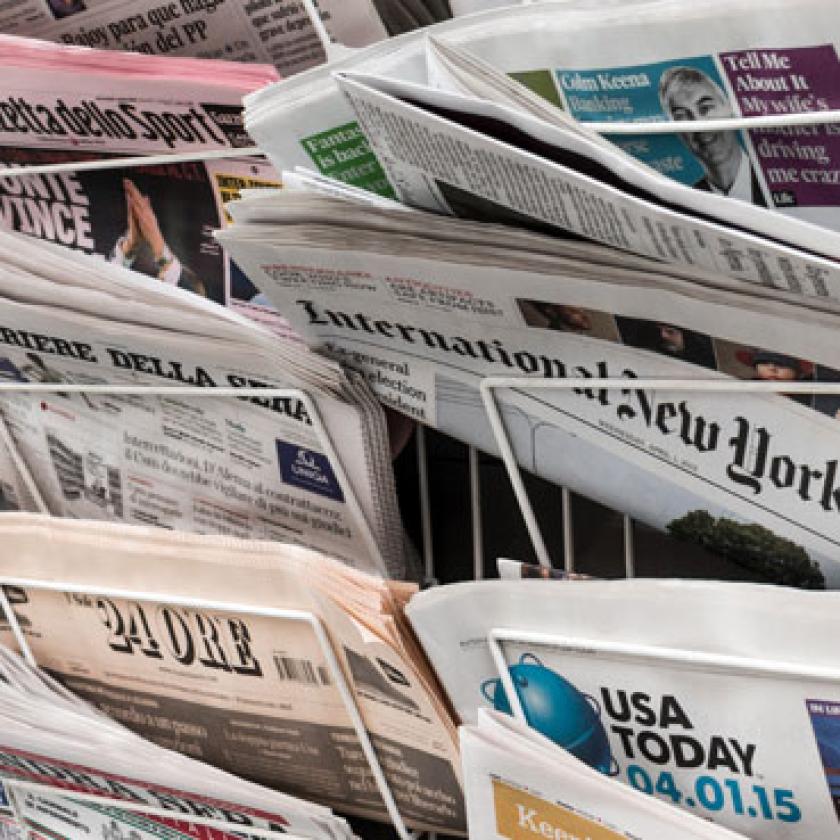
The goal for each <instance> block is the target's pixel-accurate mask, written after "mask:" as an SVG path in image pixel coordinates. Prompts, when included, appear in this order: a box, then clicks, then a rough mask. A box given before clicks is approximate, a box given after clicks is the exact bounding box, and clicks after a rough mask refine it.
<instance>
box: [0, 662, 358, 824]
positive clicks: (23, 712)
mask: <svg viewBox="0 0 840 840" xmlns="http://www.w3.org/2000/svg"><path fill="white" fill-rule="evenodd" d="M0 697H2V700H3V702H2V712H0V716H2V721H3V725H2V727H0V731H2V735H0V773H2V776H3V781H0V836H3V837H4V838H8V840H16V838H21V837H27V836H28V837H50V838H53V840H72V838H78V837H84V836H94V837H101V838H103V840H118V838H126V837H127V838H130V840H152V838H160V837H167V838H169V840H187V838H199V837H206V838H208V840H209V838H214V840H233V838H236V837H241V836H242V834H241V832H245V833H248V832H249V829H251V830H262V831H265V832H276V833H277V835H278V836H280V835H285V834H294V835H295V836H297V837H308V838H313V840H339V838H352V837H354V836H355V835H353V833H352V831H351V830H350V828H349V826H348V825H347V824H346V823H345V822H344V820H342V819H340V818H339V817H336V816H335V815H334V814H332V813H331V811H330V810H329V809H328V808H324V807H322V806H318V805H313V804H311V803H309V802H306V801H304V800H301V799H295V798H294V797H292V796H286V795H284V794H281V793H277V792H276V791H273V790H269V789H268V788H265V787H261V786H260V785H257V784H254V783H252V782H247V781H244V780H243V779H240V778H237V777H235V776H232V775H230V774H229V773H224V772H222V771H220V770H217V769H215V768H213V767H210V766H208V765H206V764H202V763H201V762H199V761H196V760H195V759H192V758H189V757H188V756H185V755H180V754H178V753H176V752H172V751H170V750H167V749H163V748H161V747H158V746H156V745H154V744H152V743H151V742H149V741H146V740H144V739H142V738H139V737H138V736H137V735H135V734H133V733H132V732H130V731H129V730H128V729H125V728H124V727H122V726H121V725H119V724H117V723H115V722H113V721H112V720H110V719H109V718H107V717H105V716H104V715H102V714H101V713H100V712H98V711H97V710H96V709H94V708H93V707H92V706H90V705H89V704H88V703H86V702H84V701H82V700H80V699H78V698H76V697H75V696H74V695H72V694H71V693H70V692H68V691H67V690H66V689H64V688H63V687H62V686H61V685H60V684H58V683H56V682H54V681H53V680H52V678H51V677H49V675H47V674H46V673H44V672H43V671H39V670H37V669H35V668H31V667H29V666H28V665H27V664H26V663H25V662H24V661H23V660H22V659H20V658H19V657H17V656H15V655H14V654H12V653H10V652H8V651H7V650H6V649H5V648H2V647H0ZM74 794H76V795H74Z"/></svg>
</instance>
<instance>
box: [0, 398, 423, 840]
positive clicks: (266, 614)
mask: <svg viewBox="0 0 840 840" xmlns="http://www.w3.org/2000/svg"><path fill="white" fill-rule="evenodd" d="M56 391H61V392H62V393H87V394H108V395H114V396H180V397H199V398H201V397H292V398H295V399H299V400H301V401H302V402H303V404H304V407H305V408H306V411H307V412H308V413H309V416H310V418H311V419H312V426H313V429H314V430H315V433H316V435H317V436H318V439H319V441H320V443H321V445H322V446H323V448H324V452H325V453H326V455H327V457H328V458H329V459H330V462H331V463H332V465H333V468H334V472H335V475H336V479H337V480H338V482H339V485H340V486H341V489H342V491H343V492H344V496H345V499H346V501H347V503H348V507H349V509H350V512H351V513H352V514H353V516H354V517H355V519H356V521H357V523H358V527H359V528H360V529H361V531H362V534H363V535H364V538H365V542H366V544H367V546H368V548H369V550H370V551H371V553H372V556H373V557H374V558H375V559H376V560H378V561H379V563H380V565H381V564H382V557H381V553H380V551H379V548H378V546H377V545H376V541H375V539H374V537H373V533H372V532H371V529H370V525H369V523H368V522H367V520H366V519H365V516H364V513H363V511H362V508H361V506H360V504H359V502H358V500H357V499H356V496H355V494H354V492H353V488H352V486H351V485H350V482H349V481H348V479H347V473H346V471H345V470H344V467H343V465H342V463H341V461H340V459H339V458H338V454H337V452H336V450H335V447H334V446H333V444H332V440H331V439H330V435H329V432H328V431H327V429H326V427H325V426H324V424H323V421H322V420H321V418H320V415H319V414H318V411H317V408H316V406H315V405H314V403H313V401H312V399H311V398H310V397H309V395H308V394H307V393H306V392H305V391H301V390H298V389H295V388H199V387H193V386H173V387H149V386H143V385H124V386H117V385H77V384H70V383H62V384H60V385H55V384H51V383H50V384H43V383H14V382H12V383H0V393H3V392H17V393H20V392H29V393H52V392H56ZM6 586H17V587H22V588H28V589H41V590H47V591H50V592H59V593H68V594H69V593H74V594H88V595H96V596H99V597H103V598H104V597H111V598H117V599H126V600H132V601H142V602H151V603H158V604H171V605H173V606H179V607H187V608H199V609H208V610H213V611H218V612H234V613H240V614H245V615H253V616H260V617H262V618H271V619H276V620H278V621H293V622H297V623H302V624H308V625H309V626H310V627H311V628H312V631H313V633H314V634H315V638H316V639H317V640H318V644H319V646H320V648H321V652H322V653H323V655H324V659H325V661H326V663H327V668H328V671H329V673H330V676H331V678H332V679H333V680H334V684H335V685H336V686H337V688H338V691H339V694H340V696H341V699H342V702H343V704H344V707H345V709H346V710H347V714H348V716H349V719H350V722H351V724H352V726H353V729H354V730H355V732H356V736H357V737H358V739H359V743H360V745H361V748H362V751H363V753H364V755H365V758H366V760H367V762H368V764H369V766H370V769H371V772H372V773H373V777H374V780H375V782H376V786H377V789H378V791H379V794H380V796H381V797H382V800H383V802H384V804H385V808H386V810H387V812H388V816H389V817H390V819H391V823H392V825H393V827H394V829H395V830H396V832H397V835H398V836H399V838H400V840H414V838H415V834H413V833H412V832H410V831H409V830H408V828H407V827H406V824H405V821H404V820H403V818H402V815H401V814H400V810H399V807H398V805H397V803H396V799H395V797H394V794H393V793H392V791H391V788H390V785H389V784H388V780H387V779H386V777H385V773H384V771H383V769H382V765H381V763H380V761H379V758H378V756H377V754H376V750H375V748H374V746H373V742H372V740H371V737H370V734H369V732H368V730H367V727H366V726H365V723H364V719H363V718H362V715H361V712H360V710H359V706H358V704H357V703H356V700H355V698H354V696H353V692H352V690H351V688H350V686H349V684H348V682H347V678H346V677H345V675H344V671H343V670H342V668H341V665H340V663H339V660H338V657H337V656H336V653H335V650H334V649H333V646H332V642H331V641H330V639H329V636H328V634H327V632H326V629H325V628H324V626H323V624H322V623H321V621H320V619H319V618H318V617H317V616H315V615H313V614H312V613H310V612H307V611H303V610H294V609H280V608H271V607H257V606H254V605H249V604H237V603H230V602H226V601H214V600H208V599H202V598H190V597H185V596H181V595H171V594H166V593H149V592H133V591H130V590H121V589H114V588H109V587H96V586H89V585H84V586H78V585H76V584H71V583H66V582H61V581H50V582H45V581H33V580H28V579H25V578H2V579H0V613H2V614H5V616H6V619H7V621H8V622H9V626H10V627H11V630H12V633H13V634H14V637H15V640H16V642H17V644H18V645H19V647H20V650H21V653H22V654H23V656H24V658H25V659H26V660H27V662H29V663H30V664H31V665H37V661H36V659H35V656H34V655H33V653H32V650H31V648H30V647H29V645H28V644H27V641H26V638H25V635H24V633H23V631H22V629H21V627H20V624H19V622H18V620H17V617H16V616H15V613H14V611H13V610H12V608H11V605H10V604H9V600H8V598H7V596H6V592H5V587H6ZM2 783H3V784H4V785H7V786H8V787H9V788H11V795H10V797H9V798H10V801H11V805H12V808H13V809H15V811H16V813H17V808H18V806H17V805H16V803H15V791H18V792H25V791H30V792H34V793H42V794H43V793H47V792H49V793H50V795H53V796H62V797H69V798H71V799H72V798H74V797H75V798H77V799H79V800H82V799H91V800H95V801H96V802H98V803H99V804H105V805H108V806H113V807H115V808H122V809H124V810H126V811H133V812H139V813H145V814H149V815H152V816H168V817H172V812H171V811H165V810H155V809H153V808H150V807H147V806H140V807H138V806H137V805H132V804H130V803H126V802H125V801H124V800H118V799H109V798H106V797H100V796H98V795H92V794H91V795H87V796H86V795H85V794H78V793H75V792H66V791H63V790H62V789H61V788H52V787H50V786H48V785H39V784H36V783H33V782H25V781H20V780H17V781H16V780H11V781H9V780H6V779H3V780H2ZM190 820H191V821H193V822H195V823H196V824H201V825H207V826H210V827H214V828H221V829H228V830H230V831H231V832H234V833H241V832H242V826H241V825H234V824H232V823H229V824H226V823H224V822H220V821H218V820H208V819H204V818H198V817H196V818H195V819H193V817H190ZM248 833H249V834H251V835H253V836H261V837H266V838H271V837H277V836H279V835H278V833H277V832H271V831H267V830H257V829H250V828H249V829H248ZM282 836H283V837H285V838H289V840H305V838H298V837H295V836H294V835H290V834H283V835H282Z"/></svg>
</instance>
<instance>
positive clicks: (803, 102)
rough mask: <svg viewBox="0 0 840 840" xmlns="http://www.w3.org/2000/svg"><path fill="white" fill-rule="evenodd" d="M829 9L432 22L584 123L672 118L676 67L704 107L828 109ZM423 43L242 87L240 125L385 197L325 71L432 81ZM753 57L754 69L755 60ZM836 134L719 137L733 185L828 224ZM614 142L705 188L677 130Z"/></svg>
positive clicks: (271, 147) (628, 1)
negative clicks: (664, 80)
mask: <svg viewBox="0 0 840 840" xmlns="http://www.w3.org/2000/svg"><path fill="white" fill-rule="evenodd" d="M473 5H474V4H473ZM488 5H489V4H488ZM457 7H458V4H457V3H456V7H455V8H456V11H457ZM835 11H836V10H835V9H834V4H833V3H832V2H830V0H805V2H802V3H798V4H797V7H796V14H795V15H794V14H792V13H791V8H790V3H789V2H788V0H770V2H769V4H764V5H762V7H761V8H760V9H757V8H756V5H755V3H754V2H752V0H733V1H732V2H729V0H704V2H702V3H693V4H686V3H685V2H683V0H650V1H649V2H648V1H647V0H637V2H633V0H624V1H623V2H605V0H602V2H597V3H592V2H585V0H580V2H573V1H572V2H569V1H568V0H565V1H564V0H558V2H541V3H538V4H528V5H525V6H522V7H518V8H513V7H512V6H509V7H507V8H501V9H496V10H491V11H487V12H485V13H483V14H477V15H469V16H466V17H461V18H458V19H456V20H453V21H449V22H446V23H443V24H439V25H438V26H437V27H435V28H434V30H432V32H433V34H434V36H435V37H436V38H439V39H440V40H441V41H443V42H445V43H446V44H448V45H450V46H452V47H456V48H461V49H464V50H467V51H469V52H471V53H474V54H475V55H476V56H477V57H478V58H479V59H482V60H484V61H486V62H487V63H489V64H490V65H492V66H493V67H495V68H496V69H497V70H500V71H502V72H504V73H508V74H511V75H513V76H514V77H515V78H517V79H518V80H519V81H521V82H523V83H524V84H526V85H528V86H530V87H531V88H532V89H534V90H535V91H537V92H538V93H539V94H540V95H542V96H544V97H546V99H548V100H550V101H551V102H553V103H554V104H556V105H557V106H559V107H563V105H564V104H565V105H566V106H567V107H568V111H569V113H571V114H573V115H574V116H575V117H576V118H577V119H580V120H597V121H605V122H606V121H609V120H619V121H631V120H634V119H642V120H653V119H659V120H662V119H663V118H671V117H672V116H673V115H672V114H670V112H668V113H666V112H665V110H664V109H663V107H662V105H661V103H660V102H659V97H658V84H659V80H660V78H661V77H662V75H663V73H664V72H665V71H666V70H667V69H668V68H669V67H673V66H689V67H694V68H696V69H697V70H698V71H702V72H704V73H706V74H707V75H708V77H709V78H710V79H712V80H713V81H714V83H715V84H716V85H717V87H718V89H719V90H720V91H721V92H722V94H721V96H720V100H721V102H720V106H719V108H718V109H717V110H716V111H715V113H714V114H713V115H712V116H739V115H741V114H743V115H744V116H753V115H757V114H765V113H770V114H779V113H781V114H784V113H791V112H807V111H819V110H824V109H825V108H826V107H837V99H836V90H833V88H832V84H833V83H832V82H830V81H829V79H830V78H832V77H831V75H830V72H831V71H830V70H829V69H826V68H833V67H835V66H836V65H837V62H838V58H837V53H836V46H835V45H836V44H838V42H840V32H838V24H837V17H836V14H835ZM424 39H425V35H424V33H416V34H414V35H409V36H406V37H405V38H403V39H401V40H400V42H399V43H396V44H390V43H383V44H377V45H373V46H372V47H369V48H367V49H366V50H364V51H362V52H360V53H359V54H357V55H355V56H350V57H347V58H344V59H342V60H340V61H337V62H335V63H333V65H332V66H331V67H321V68H316V69H314V70H311V71H309V72H307V73H306V74H304V75H302V76H299V77H297V78H295V79H291V80H288V81H284V82H280V83H278V84H275V85H271V86H268V87H266V88H264V89H262V90H260V91H258V92H256V93H254V94H251V95H249V96H248V97H247V99H246V123H247V125H248V130H249V132H250V133H251V135H252V136H253V137H254V138H255V139H256V140H257V142H258V143H259V144H260V145H261V147H262V148H264V149H265V150H266V152H267V154H268V155H269V157H270V158H271V159H272V160H273V161H274V162H275V164H276V165H277V166H278V168H284V169H291V168H293V167H295V166H315V167H317V168H318V169H319V170H320V171H322V172H323V173H324V174H327V175H330V176H332V177H336V178H339V179H342V180H348V181H350V182H351V183H354V184H356V185H358V186H366V187H368V188H370V189H375V190H378V191H380V192H382V193H383V194H388V195H393V192H392V186H391V185H390V184H389V181H388V178H387V176H386V175H385V173H384V171H383V170H382V168H381V165H380V163H379V161H378V160H377V158H376V156H375V155H373V154H372V153H371V150H370V147H369V146H367V145H366V144H365V142H364V140H363V137H362V136H361V135H360V134H359V133H358V129H357V125H356V122H355V116H354V114H353V111H352V110H351V109H350V108H349V107H348V105H347V103H346V102H344V101H342V97H341V96H340V94H339V93H338V90H337V88H336V85H335V83H334V81H333V80H332V79H331V78H330V74H331V72H332V71H333V70H344V71H353V72H360V73H375V74H377V75H383V76H388V77H389V78H392V79H399V80H403V81H412V82H417V83H421V84H425V83H429V82H431V81H432V79H431V78H430V77H429V73H428V68H427V67H426V62H425V59H424V50H425V45H424ZM765 54H766V55H765ZM593 57H597V60H594V59H593ZM754 61H757V62H758V63H759V65H760V66H759V67H757V68H756V67H753V66H752V63H751V62H754ZM763 62H767V64H766V65H763V66H761V65H762V63H763ZM599 74H602V75H603V82H602V81H601V80H600V77H599ZM794 76H795V77H796V83H798V84H800V88H799V89H797V88H796V87H795V83H794V79H793V78H792V77H794ZM800 77H801V81H800ZM750 87H752V88H753V90H750ZM785 87H787V88H788V89H787V90H785V89H784V88H785ZM834 87H835V88H836V86H834ZM716 95H717V94H716ZM724 99H725V100H726V105H725V106H724V104H723V101H722V100H724ZM677 116H679V117H680V118H685V117H686V116H688V114H686V113H685V112H683V113H681V114H678V115H677ZM809 132H810V133H809ZM833 137H834V133H833V129H832V128H831V127H830V126H829V127H826V126H818V127H815V126H803V127H799V128H797V129H783V130H778V129H776V130H773V129H764V130H762V131H761V132H757V131H753V132H750V136H742V137H741V144H740V145H739V146H737V148H736V144H733V143H732V141H731V138H730V139H729V140H728V141H726V142H727V144H728V147H729V152H730V154H729V157H730V158H732V159H733V160H734V159H735V158H736V157H738V149H741V150H743V152H744V156H742V157H741V158H740V160H741V163H743V166H739V167H738V171H739V173H740V178H739V181H738V183H739V186H742V185H743V186H745V190H744V192H743V194H744V195H745V196H746V195H747V194H749V198H748V199H747V200H748V201H751V200H752V188H751V184H752V183H755V184H756V185H757V190H758V192H759V193H760V196H761V197H762V200H761V203H762V204H764V205H766V206H770V207H775V209H777V210H779V211H780V212H784V214H785V215H786V216H788V217H793V218H799V219H806V220H809V221H812V222H817V223H819V224H822V225H826V226H827V227H831V228H834V229H837V223H836V222H837V216H836V210H835V209H833V208H834V205H835V204H836V197H833V196H834V193H835V192H836V190H832V187H831V184H832V182H833V178H834V175H833V174H832V173H835V172H836V170H837V162H836V153H835V151H834V145H833V143H834V141H833V139H832V138H833ZM613 139H615V140H617V141H618V142H619V143H620V144H622V145H623V148H624V149H625V151H627V152H628V153H634V154H636V155H637V156H639V157H641V158H642V159H643V160H644V161H645V162H647V163H649V164H651V165H653V166H655V167H657V168H658V169H659V170H660V171H662V172H663V173H665V174H668V175H672V176H673V177H675V178H677V179H678V180H679V181H681V182H682V183H684V184H687V185H694V184H698V186H700V187H701V188H702V186H703V184H702V183H700V182H701V181H702V178H703V177H704V171H705V170H704V169H703V166H702V163H701V161H700V159H699V158H697V157H696V154H695V153H694V152H692V151H691V150H690V145H689V144H690V143H691V142H692V141H691V140H690V137H689V136H686V138H685V142H683V141H682V140H680V139H679V138H678V137H677V136H675V135H674V134H670V135H661V136H659V135H657V136H652V135H648V136H641V137H640V136H639V135H636V136H635V137H634V136H632V135H631V136H626V137H617V136H613ZM724 139H725V138H724ZM762 141H766V143H762ZM336 152H338V154H336ZM747 161H749V164H750V166H749V167H747ZM749 168H751V169H752V171H753V174H754V178H751V177H749V175H750V173H749ZM730 189H731V187H730ZM721 191H724V190H721Z"/></svg>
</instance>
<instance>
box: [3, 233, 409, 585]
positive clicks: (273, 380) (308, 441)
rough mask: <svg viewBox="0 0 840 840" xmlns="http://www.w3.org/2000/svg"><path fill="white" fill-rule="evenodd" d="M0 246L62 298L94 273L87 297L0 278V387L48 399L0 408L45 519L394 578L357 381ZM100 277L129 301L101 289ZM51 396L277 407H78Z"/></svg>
mask: <svg viewBox="0 0 840 840" xmlns="http://www.w3.org/2000/svg"><path fill="white" fill-rule="evenodd" d="M3 244H4V245H8V246H9V247H11V248H12V249H13V251H14V253H9V254H7V255H5V256H4V259H8V261H9V262H10V263H11V264H12V265H13V264H14V263H15V261H20V262H21V263H23V262H25V260H26V259H27V258H28V257H31V258H32V259H33V260H34V261H35V262H36V263H37V264H38V267H39V268H40V269H41V270H45V269H47V268H49V267H51V270H52V271H53V272H54V273H55V274H56V275H57V276H59V277H60V278H62V279H63V280H64V281H65V282H66V278H68V277H74V276H75V277H79V278H81V277H83V270H84V269H85V268H87V269H94V270H95V271H94V273H93V281H94V282H95V283H96V288H94V289H84V288H81V287H70V288H65V287H62V285H61V283H60V282H47V281H45V280H44V279H42V278H41V277H39V276H38V275H31V274H25V273H22V272H20V273H19V272H12V270H11V267H10V269H9V271H7V272H6V274H4V275H3V276H2V277H0V284H2V286H3V293H4V295H8V297H6V298H5V300H4V312H5V317H6V320H5V323H4V324H3V325H2V329H0V336H2V346H3V350H2V354H0V369H2V377H3V379H4V380H5V381H7V382H11V383H33V382H34V383H41V384H43V385H48V386H51V389H52V390H51V391H50V393H47V394H39V395H32V394H30V393H25V392H20V393H9V394H6V395H5V396H4V398H3V415H4V418H5V421H6V423H7V424H8V427H9V432H10V435H11V438H12V440H13V442H14V445H15V448H16V451H17V453H19V455H20V456H21V458H22V460H23V462H24V463H25V465H26V467H27V468H28V471H29V472H30V473H31V475H32V477H33V478H34V480H35V484H36V485H37V488H38V490H39V492H40V495H41V496H42V497H43V499H44V501H45V503H46V506H47V508H48V509H49V511H50V512H51V513H53V514H54V515H56V516H69V517H76V518H94V519H116V520H120V521H123V522H135V523H143V524H148V525H157V526H159V527H163V528H177V529H186V530H191V531H199V532H210V533H222V534H230V535H232V536H239V537H246V538H247V537H250V538H260V539H279V540H286V541H299V542H306V543H307V544H311V545H315V546H316V547H319V548H321V549H322V550H325V551H329V552H330V553H331V554H333V555H334V556H337V557H341V558H343V559H344V560H345V561H346V562H348V563H351V564H356V565H359V566H361V567H363V568H366V569H368V570H380V571H382V572H384V571H385V565H383V564H387V567H388V570H389V571H390V572H391V574H392V575H394V576H397V577H399V576H401V575H403V574H405V569H404V568H403V567H402V562H403V542H402V533H401V529H400V526H399V517H398V514H397V512H396V499H395V497H394V492H393V476H392V475H391V474H390V473H389V472H388V470H389V469H390V457H389V451H388V445H387V436H386V431H385V423H384V419H383V417H382V415H381V409H380V408H379V406H378V405H376V404H375V403H374V401H373V400H372V398H371V397H370V396H369V392H368V389H367V387H366V386H364V384H363V383H359V382H357V381H356V380H357V379H358V377H354V376H352V375H351V376H347V375H345V374H344V373H343V372H342V371H341V370H340V368H339V367H338V366H337V365H336V364H335V363H333V362H328V361H326V360H324V359H321V358H320V357H318V356H315V355H314V354H311V353H309V352H307V351H305V350H301V349H299V346H298V344H297V343H288V344H284V343H283V342H282V341H281V340H280V339H277V338H276V337H275V336H273V335H272V334H270V333H267V332H266V331H264V330H261V329H260V328H258V327H256V326H255V325H253V324H251V323H250V322H248V321H247V320H245V319H244V318H239V317H238V316H236V315H234V314H233V313H229V312H228V311H227V310H225V309H223V308H221V307H217V306H215V305H211V304H209V303H207V302H206V301H204V300H202V299H201V298H199V297H197V296H194V295H190V294H187V293H184V292H179V291H178V290H167V288H166V287H165V286H162V285H161V284H160V283H157V282H156V281H152V280H146V281H144V280H143V278H140V280H139V281H138V280H137V278H136V277H134V276H133V273H132V272H127V271H124V270H123V269H119V268H117V267H114V266H107V265H102V264H100V263H99V262H98V261H96V260H93V259H91V258H87V257H83V256H82V255H76V254H73V253H72V252H67V253H66V254H65V253H63V252H62V251H61V250H53V249H50V248H48V247H47V246H46V244H45V243H41V242H39V241H37V240H30V239H29V238H27V237H22V236H15V235H12V234H5V235H4V237H3ZM56 262H57V266H56V265H55V263H56ZM102 269H110V271H102ZM113 274H116V275H119V276H120V277H122V276H123V275H125V277H124V282H125V288H126V289H127V290H128V292H130V294H129V293H128V292H126V293H125V294H122V295H121V294H119V289H118V286H117V285H116V284H115V283H110V284H109V282H108V281H109V280H113V277H111V276H109V275H113ZM7 275H8V276H7ZM105 289H108V290H109V292H110V293H106V291H105ZM144 294H145V295H147V297H146V298H145V300H143V299H142V298H143V295H144ZM131 295H134V296H135V297H134V298H132V296H131ZM22 297H23V298H28V299H29V300H28V301H26V302H24V301H21V298H22ZM151 302H154V303H155V305H152V303H151ZM179 306H180V307H181V308H180V309H179V308H178V307H179ZM85 307H87V311H84V308H85ZM212 314H215V315H216V317H217V318H218V319H219V325H218V326H216V325H215V324H214V319H213V318H211V317H209V316H210V315H212ZM225 316H226V317H225ZM121 319H125V320H121ZM290 371H292V372H290ZM64 384H71V385H73V386H75V387H78V386H80V385H81V386H95V385H109V386H117V387H118V386H120V385H126V386H132V385H133V386H141V387H142V386H144V385H147V386H155V385H156V386H158V387H173V386H187V387H189V388H214V387H227V388H233V389H239V388H248V387H251V388H266V387H272V386H273V387H275V388H285V389H289V390H290V394H289V395H284V396H270V397H268V396H267V397H247V398H236V397H226V398H225V397H215V396H213V397H209V396H208V397H207V398H204V399H199V398H196V397H190V395H189V394H181V395H178V396H175V395H172V396H167V395H161V396H157V397H145V396H142V395H139V394H138V395H134V396H129V395H125V396H119V395H115V394H106V395H102V394H99V395H91V394H88V393H81V394H79V393H75V394H71V393H68V392H65V391H63V390H62V388H61V386H62V385H64ZM298 392H303V394H306V395H309V402H308V403H307V402H306V401H305V397H304V395H303V394H300V393H298ZM316 415H317V416H316ZM319 423H320V424H322V425H319ZM325 433H326V435H328V436H329V441H331V443H328V441H327V437H325ZM336 453H340V455H337V454H336Z"/></svg>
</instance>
